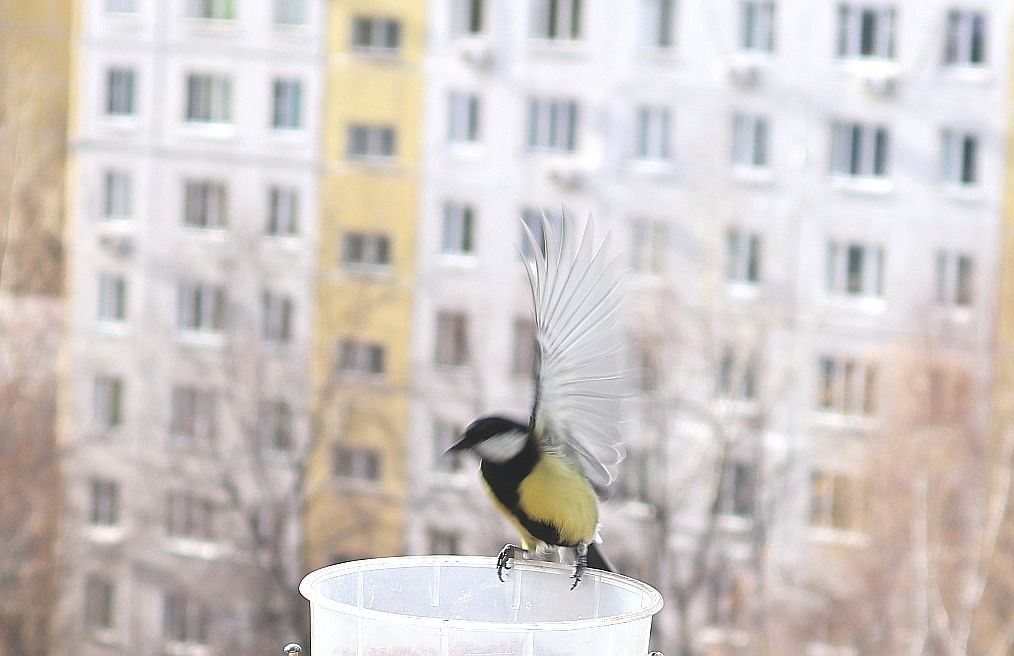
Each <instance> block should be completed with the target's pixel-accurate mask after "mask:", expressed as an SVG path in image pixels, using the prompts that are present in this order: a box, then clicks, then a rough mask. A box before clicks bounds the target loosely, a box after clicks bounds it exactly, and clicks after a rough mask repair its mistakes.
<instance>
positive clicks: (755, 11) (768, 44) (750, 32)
mask: <svg viewBox="0 0 1014 656" xmlns="http://www.w3.org/2000/svg"><path fill="white" fill-rule="evenodd" d="M739 47H740V49H741V50H746V51H750V52H771V51H772V50H774V49H775V3H774V2H772V1H771V0H743V1H742V2H741V3H740V5H739Z"/></svg>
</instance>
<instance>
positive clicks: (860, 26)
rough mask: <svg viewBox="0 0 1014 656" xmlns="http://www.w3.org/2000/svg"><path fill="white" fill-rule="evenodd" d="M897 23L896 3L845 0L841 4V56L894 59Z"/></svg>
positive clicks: (838, 49) (838, 51) (837, 46)
mask: <svg viewBox="0 0 1014 656" xmlns="http://www.w3.org/2000/svg"><path fill="white" fill-rule="evenodd" d="M885 22H886V25H884V23H885ZM897 27H898V20H897V10H896V9H895V7H894V5H892V4H888V3H886V2H842V3H840V4H839V5H838V38H837V43H836V44H835V54H836V57H837V58H838V59H841V60H858V61H893V60H894V59H895V56H896V50H897V44H896V41H897V38H896V34H897ZM869 30H872V34H871V33H869Z"/></svg>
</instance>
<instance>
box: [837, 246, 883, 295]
mask: <svg viewBox="0 0 1014 656" xmlns="http://www.w3.org/2000/svg"><path fill="white" fill-rule="evenodd" d="M827 290H828V291H829V292H831V293H832V294H839V295H845V296H867V297H882V296H883V295H884V249H883V248H882V247H880V246H870V245H867V244H858V243H854V242H852V243H849V242H838V241H830V242H828V244H827Z"/></svg>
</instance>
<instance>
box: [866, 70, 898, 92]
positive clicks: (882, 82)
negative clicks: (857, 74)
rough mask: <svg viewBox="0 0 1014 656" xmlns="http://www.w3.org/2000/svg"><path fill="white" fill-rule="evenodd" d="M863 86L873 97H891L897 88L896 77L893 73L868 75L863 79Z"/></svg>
mask: <svg viewBox="0 0 1014 656" xmlns="http://www.w3.org/2000/svg"><path fill="white" fill-rule="evenodd" d="M863 86H865V87H866V90H867V91H868V92H869V93H871V94H873V95H875V96H891V95H894V92H895V90H896V88H897V86H898V76H897V75H895V74H894V73H870V74H867V75H865V76H864V77H863Z"/></svg>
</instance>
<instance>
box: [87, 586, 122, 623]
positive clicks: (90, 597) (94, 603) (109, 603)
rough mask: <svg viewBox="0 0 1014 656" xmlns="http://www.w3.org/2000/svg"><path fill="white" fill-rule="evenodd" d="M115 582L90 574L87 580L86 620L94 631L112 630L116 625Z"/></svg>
mask: <svg viewBox="0 0 1014 656" xmlns="http://www.w3.org/2000/svg"><path fill="white" fill-rule="evenodd" d="M114 596H115V591H114V589H113V583H112V581H110V580H109V579H106V578H103V577H101V576H95V575H92V576H89V577H88V580H87V581H86V582H85V596H84V598H85V609H84V610H85V622H86V623H87V625H88V628H90V629H91V630H93V631H110V630H111V629H112V628H113V626H114V615H113V610H114V609H113V599H114Z"/></svg>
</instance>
